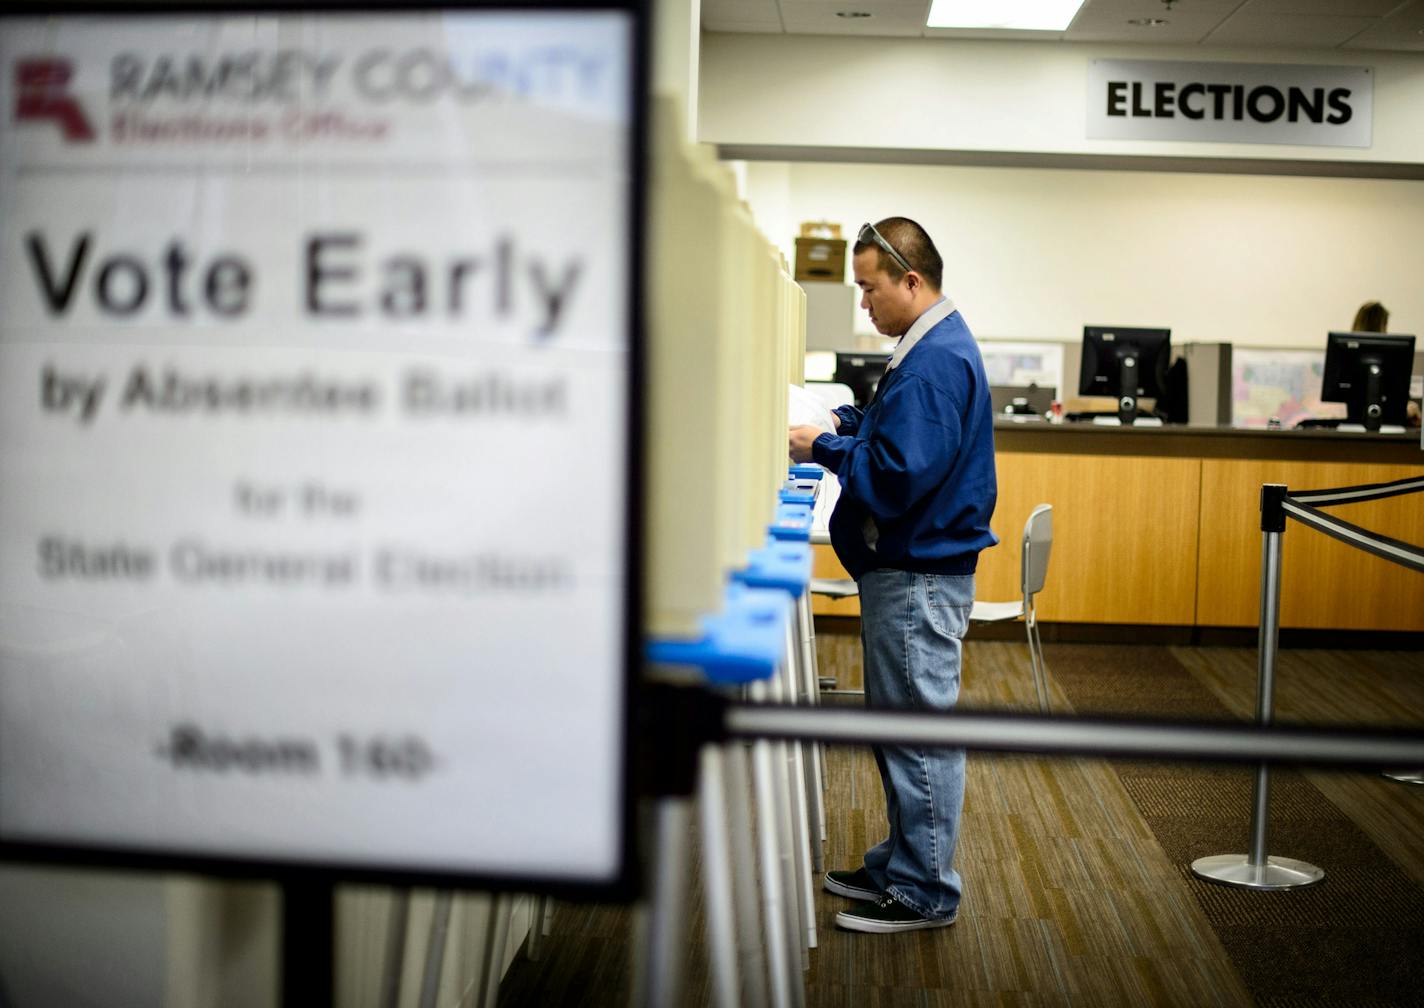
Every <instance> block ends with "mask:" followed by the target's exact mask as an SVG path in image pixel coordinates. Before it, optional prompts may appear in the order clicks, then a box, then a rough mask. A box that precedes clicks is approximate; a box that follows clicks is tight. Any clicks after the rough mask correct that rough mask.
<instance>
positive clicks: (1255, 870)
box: [1192, 854, 1325, 889]
mask: <svg viewBox="0 0 1424 1008" xmlns="http://www.w3.org/2000/svg"><path fill="white" fill-rule="evenodd" d="M1248 861H1249V859H1248V857H1247V855H1245V854H1214V855H1212V856H1211V857H1204V858H1197V859H1196V860H1195V861H1193V862H1192V874H1193V875H1196V876H1197V877H1198V878H1203V879H1206V880H1207V881H1208V882H1220V883H1221V884H1222V885H1231V886H1240V887H1242V888H1244V889H1295V888H1297V887H1298V886H1308V885H1313V884H1314V883H1316V882H1319V881H1320V880H1321V879H1323V878H1324V877H1325V872H1324V870H1323V869H1320V868H1317V867H1315V865H1313V864H1306V863H1305V862H1304V861H1297V860H1295V859H1294V858H1285V857H1268V858H1266V863H1265V864H1263V865H1253V864H1250V863H1248Z"/></svg>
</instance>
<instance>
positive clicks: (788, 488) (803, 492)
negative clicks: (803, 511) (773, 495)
mask: <svg viewBox="0 0 1424 1008" xmlns="http://www.w3.org/2000/svg"><path fill="white" fill-rule="evenodd" d="M819 485H820V484H819V481H817V480H810V479H789V480H787V481H786V482H785V483H783V484H782V486H781V493H780V494H779V498H780V500H781V502H782V503H783V504H797V503H800V504H814V503H816V487H817V486H819Z"/></svg>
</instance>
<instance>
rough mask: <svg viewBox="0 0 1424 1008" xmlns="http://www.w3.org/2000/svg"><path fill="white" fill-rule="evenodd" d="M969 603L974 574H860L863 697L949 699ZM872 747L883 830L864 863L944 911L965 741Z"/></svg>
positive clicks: (889, 885)
mask: <svg viewBox="0 0 1424 1008" xmlns="http://www.w3.org/2000/svg"><path fill="white" fill-rule="evenodd" d="M973 605H974V575H973V574H965V575H952V574H913V573H910V572H909V571H898V570H875V571H871V572H870V573H869V574H866V575H865V576H864V577H862V578H861V580H860V627H861V629H860V638H861V646H862V648H863V651H864V655H865V705H866V706H867V707H871V708H898V709H908V710H949V709H951V708H952V707H953V706H954V702H955V700H957V699H958V697H959V664H960V651H961V647H962V645H961V640H962V638H963V637H964V632H965V630H966V629H967V628H968V626H969V610H970V608H971V607H972V606H973ZM873 748H874V750H875V762H876V765H877V766H878V767H879V768H880V782H881V784H882V785H883V786H884V788H885V811H886V814H887V817H888V818H889V820H890V835H889V837H887V838H886V839H885V840H884V841H883V842H882V843H879V844H877V845H876V846H875V847H872V848H871V849H870V850H869V851H867V852H866V855H865V869H866V871H867V872H869V873H870V878H871V880H872V881H873V882H874V883H875V884H876V886H877V887H879V888H880V889H882V890H884V891H885V892H888V893H889V894H890V895H892V896H894V897H895V899H897V900H898V901H899V902H901V903H903V904H904V905H905V906H907V907H909V908H911V909H912V910H914V911H915V912H916V913H918V914H920V916H922V917H934V918H942V917H949V916H952V915H953V914H955V913H956V912H957V911H958V909H959V898H960V892H961V888H962V886H961V882H960V878H959V873H958V872H956V871H955V870H954V868H953V865H952V862H953V861H954V847H955V843H956V842H957V840H958V839H959V813H960V810H961V809H962V808H963V806H964V750H963V749H924V748H918V747H915V746H888V745H887V746H874V747H873Z"/></svg>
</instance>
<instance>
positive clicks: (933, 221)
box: [746, 162, 1424, 347]
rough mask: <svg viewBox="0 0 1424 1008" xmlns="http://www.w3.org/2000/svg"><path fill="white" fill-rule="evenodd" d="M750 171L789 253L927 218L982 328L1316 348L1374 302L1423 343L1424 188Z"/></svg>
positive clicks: (762, 218)
mask: <svg viewBox="0 0 1424 1008" xmlns="http://www.w3.org/2000/svg"><path fill="white" fill-rule="evenodd" d="M746 177H747V199H748V202H749V203H750V204H751V206H752V209H753V212H754V213H755V214H756V216H757V223H758V224H759V225H760V227H761V229H762V230H763V231H764V232H765V233H766V234H768V235H769V236H771V237H772V239H773V240H774V241H776V242H778V243H779V244H780V245H781V246H782V247H783V248H784V249H786V250H787V254H788V255H790V254H791V250H792V248H793V244H792V239H793V237H794V236H795V234H796V229H797V226H798V224H799V222H801V221H804V220H819V219H822V218H825V219H828V220H832V221H837V222H839V223H841V224H842V225H843V228H844V229H846V230H853V229H854V228H856V227H857V226H859V225H860V223H861V222H862V221H866V220H877V219H879V218H881V217H887V216H891V215H893V214H903V215H905V216H908V217H913V218H915V219H916V220H918V221H919V222H920V223H921V224H923V225H924V226H925V227H926V228H927V229H928V230H929V232H930V234H931V236H932V237H933V238H934V239H935V241H936V244H937V245H938V246H939V249H940V251H941V253H942V254H943V255H944V258H945V289H946V291H947V292H948V293H949V294H950V295H951V296H952V297H953V298H954V299H955V301H956V302H957V303H958V304H959V305H960V307H961V308H962V309H963V311H964V314H965V317H966V319H967V320H968V321H969V323H970V326H971V327H972V328H973V329H974V332H975V334H976V335H977V336H979V337H980V338H981V339H1029V340H1061V341H1067V342H1075V341H1077V340H1078V339H1079V338H1080V337H1081V334H1082V327H1083V325H1084V324H1086V323H1094V322H1097V323H1108V324H1118V325H1163V326H1169V327H1171V329H1172V339H1173V342H1174V343H1185V342H1193V341H1229V342H1234V343H1238V344H1241V345H1250V346H1279V347H1290V346H1296V347H1316V346H1323V345H1324V342H1325V333H1326V332H1327V331H1328V330H1330V329H1332V328H1335V329H1340V328H1348V327H1349V325H1350V323H1351V321H1352V320H1353V318H1354V314H1355V310H1356V309H1357V308H1358V307H1359V306H1360V304H1361V303H1362V302H1364V301H1367V300H1379V301H1382V302H1383V303H1384V304H1385V306H1386V307H1387V308H1388V309H1389V310H1390V313H1391V315H1390V329H1391V330H1392V331H1398V332H1413V333H1416V334H1419V335H1420V336H1421V337H1424V182H1414V181H1400V180H1374V179H1323V178H1303V177H1294V176H1287V177H1275V176H1257V175H1207V174H1195V173H1190V174H1181V173H1166V172H1135V171H1133V172H1118V171H1072V170H1066V169H1038V168H968V167H951V166H910V165H833V164H786V163H767V162H750V163H748V165H747V172H746Z"/></svg>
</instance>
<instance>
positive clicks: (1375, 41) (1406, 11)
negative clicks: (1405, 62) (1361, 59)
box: [1342, 0, 1424, 52]
mask: <svg viewBox="0 0 1424 1008" xmlns="http://www.w3.org/2000/svg"><path fill="white" fill-rule="evenodd" d="M1342 48H1345V49H1393V50H1397V51H1403V52H1424V0H1414V2H1413V3H1411V4H1409V5H1407V6H1405V7H1402V8H1400V9H1399V10H1398V11H1396V12H1395V14H1394V15H1393V16H1392V17H1387V18H1382V19H1381V20H1380V21H1379V22H1377V23H1376V24H1375V25H1374V27H1372V28H1369V29H1367V30H1365V31H1363V32H1361V33H1360V34H1358V35H1356V36H1355V37H1354V38H1352V39H1350V41H1349V42H1347V43H1345V45H1344V46H1343V47H1342Z"/></svg>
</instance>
